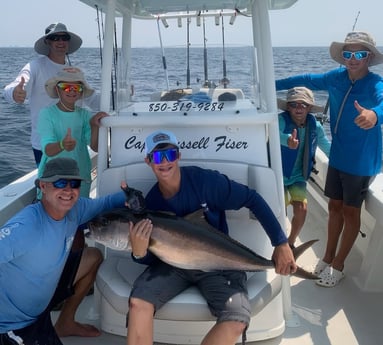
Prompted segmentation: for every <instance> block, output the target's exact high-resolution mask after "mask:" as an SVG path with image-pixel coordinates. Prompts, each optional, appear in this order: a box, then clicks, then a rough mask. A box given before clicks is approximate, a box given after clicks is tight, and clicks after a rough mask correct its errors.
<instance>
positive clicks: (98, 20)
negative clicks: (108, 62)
mask: <svg viewBox="0 0 383 345" xmlns="http://www.w3.org/2000/svg"><path fill="white" fill-rule="evenodd" d="M94 6H95V7H96V13H97V27H98V43H99V47H100V61H101V66H102V43H101V27H100V15H99V10H98V6H97V5H94Z"/></svg>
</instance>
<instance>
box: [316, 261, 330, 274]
mask: <svg viewBox="0 0 383 345" xmlns="http://www.w3.org/2000/svg"><path fill="white" fill-rule="evenodd" d="M329 265H330V264H328V263H327V262H324V261H323V260H319V261H318V263H317V264H316V265H315V267H314V269H313V273H314V274H315V275H317V276H319V275H320V274H321V273H322V272H323V271H324V269H325V268H326V267H328V266H329Z"/></svg>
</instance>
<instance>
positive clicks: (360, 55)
mask: <svg viewBox="0 0 383 345" xmlns="http://www.w3.org/2000/svg"><path fill="white" fill-rule="evenodd" d="M368 54H370V52H369V51H367V50H358V51H356V52H349V51H347V50H343V52H342V56H343V59H345V60H351V59H352V57H354V58H355V60H363V59H365V58H366V57H367V56H368Z"/></svg>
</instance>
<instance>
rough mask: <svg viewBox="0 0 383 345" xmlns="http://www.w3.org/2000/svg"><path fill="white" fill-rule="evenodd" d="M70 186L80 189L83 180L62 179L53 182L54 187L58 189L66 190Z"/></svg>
mask: <svg viewBox="0 0 383 345" xmlns="http://www.w3.org/2000/svg"><path fill="white" fill-rule="evenodd" d="M68 183H69V185H70V188H73V189H78V188H80V186H81V180H68V179H66V178H60V179H59V180H57V181H55V182H52V185H53V187H55V188H58V189H64V188H66V186H67V185H68Z"/></svg>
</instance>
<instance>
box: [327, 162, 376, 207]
mask: <svg viewBox="0 0 383 345" xmlns="http://www.w3.org/2000/svg"><path fill="white" fill-rule="evenodd" d="M372 181H373V177H372V176H357V175H350V174H347V173H345V172H343V171H340V170H337V169H335V168H333V167H330V166H329V167H328V170H327V177H326V186H325V189H324V194H325V195H326V196H327V197H329V198H331V199H334V200H343V203H344V204H345V205H347V206H353V207H357V208H360V207H361V206H362V204H363V201H364V199H366V194H367V191H368V186H369V185H370V183H371V182H372Z"/></svg>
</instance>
